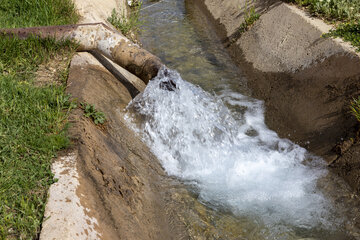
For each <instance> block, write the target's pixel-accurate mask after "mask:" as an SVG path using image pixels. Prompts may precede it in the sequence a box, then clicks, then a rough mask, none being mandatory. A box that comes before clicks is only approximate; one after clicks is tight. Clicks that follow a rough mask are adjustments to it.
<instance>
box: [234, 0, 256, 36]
mask: <svg viewBox="0 0 360 240" xmlns="http://www.w3.org/2000/svg"><path fill="white" fill-rule="evenodd" d="M259 18H260V14H259V13H256V11H255V7H254V6H252V7H251V8H250V9H249V8H248V2H247V1H246V2H245V10H244V22H243V23H242V24H241V25H240V27H239V29H238V31H239V32H240V33H243V32H245V31H247V30H248V29H249V27H250V26H251V25H253V24H254V22H255V21H256V20H258V19H259Z"/></svg>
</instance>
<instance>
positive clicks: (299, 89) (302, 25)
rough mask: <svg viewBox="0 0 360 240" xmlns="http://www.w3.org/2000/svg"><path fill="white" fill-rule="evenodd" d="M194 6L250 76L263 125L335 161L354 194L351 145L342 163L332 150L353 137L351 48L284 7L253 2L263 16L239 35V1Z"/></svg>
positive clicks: (357, 76) (354, 65)
mask: <svg viewBox="0 0 360 240" xmlns="http://www.w3.org/2000/svg"><path fill="white" fill-rule="evenodd" d="M190 2H194V4H195V1H190ZM196 2H197V4H198V7H200V8H201V9H202V10H203V11H204V12H205V13H206V14H207V15H208V16H209V17H210V19H211V20H212V21H213V23H214V25H215V27H216V30H217V31H218V33H219V35H220V37H221V38H222V41H223V43H224V45H225V46H226V47H227V48H228V50H229V52H230V54H231V55H232V57H233V58H234V59H235V60H236V61H237V63H238V64H239V65H240V67H241V69H242V70H243V71H244V72H245V73H246V75H247V76H248V85H249V87H250V88H251V90H252V95H253V96H254V97H255V98H259V99H263V100H264V101H265V107H266V113H265V118H266V124H267V125H268V126H269V127H270V128H271V129H273V130H275V131H276V132H278V134H279V135H280V136H281V137H285V138H289V139H291V140H292V141H294V142H296V143H298V144H299V145H301V146H303V147H306V148H307V149H309V150H310V151H311V152H313V153H315V154H317V155H320V156H323V157H324V158H325V159H326V160H327V161H329V162H334V164H333V166H335V167H336V168H337V169H339V170H340V174H342V175H344V176H345V175H347V177H346V179H347V181H348V182H349V183H350V185H352V186H353V187H354V188H355V189H357V190H358V188H359V176H360V174H359V171H358V170H357V169H358V167H357V165H358V164H359V163H358V160H357V159H358V157H359V154H358V153H357V151H356V146H354V147H353V148H352V149H351V150H349V152H348V153H347V154H346V155H350V156H344V157H343V158H342V157H341V155H339V154H338V153H337V152H336V151H334V150H333V149H334V147H335V146H336V145H337V144H339V143H340V142H342V141H343V140H346V139H349V138H351V137H355V133H356V128H357V123H356V119H355V118H354V117H353V116H352V115H351V113H350V112H349V104H350V101H351V100H352V99H353V98H354V97H357V96H358V95H359V94H360V57H359V54H358V53H356V52H355V51H354V48H352V47H351V46H350V45H349V44H348V43H344V42H342V41H341V40H339V39H331V38H323V37H322V34H323V33H326V32H328V31H329V30H330V29H331V26H329V25H327V24H325V23H324V22H323V21H321V20H319V19H314V18H312V17H310V16H309V15H308V14H306V13H305V12H304V11H302V10H300V9H298V8H297V7H295V6H292V5H288V4H285V3H282V2H278V1H256V2H255V3H254V7H255V9H256V10H257V11H258V12H260V13H261V17H260V19H259V20H258V21H256V22H255V24H254V25H253V26H251V28H250V29H249V30H248V31H246V32H245V33H243V34H239V32H238V31H237V29H238V28H239V26H240V25H241V23H242V22H243V21H244V16H245V12H246V11H248V10H246V7H245V6H246V4H245V1H235V0H233V1H226V3H224V1H221V0H202V1H199V2H198V1H196ZM250 7H251V6H247V9H249V8H250ZM348 159H349V160H348ZM350 159H351V160H350ZM350 176H351V177H350Z"/></svg>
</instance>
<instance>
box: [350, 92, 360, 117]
mask: <svg viewBox="0 0 360 240" xmlns="http://www.w3.org/2000/svg"><path fill="white" fill-rule="evenodd" d="M350 109H351V112H352V114H353V115H354V116H355V117H356V119H357V120H358V121H359V122H360V96H359V97H358V98H357V99H356V98H355V99H353V101H352V102H351V104H350Z"/></svg>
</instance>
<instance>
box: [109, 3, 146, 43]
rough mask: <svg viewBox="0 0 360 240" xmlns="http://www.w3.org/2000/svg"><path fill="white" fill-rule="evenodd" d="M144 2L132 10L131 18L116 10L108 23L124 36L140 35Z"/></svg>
mask: <svg viewBox="0 0 360 240" xmlns="http://www.w3.org/2000/svg"><path fill="white" fill-rule="evenodd" d="M141 6H142V2H141V1H138V2H137V4H136V5H134V6H133V7H132V8H131V12H130V14H129V16H127V15H126V14H125V13H124V12H122V13H120V12H118V11H117V10H116V9H113V10H112V13H111V16H110V17H108V19H107V20H108V21H109V22H110V23H111V24H112V25H113V26H114V27H116V28H117V29H118V30H119V31H120V32H121V33H122V34H124V35H125V36H128V37H129V34H130V33H134V34H138V33H139V32H140V28H139V27H140V25H141V24H142V22H141V21H140V9H141Z"/></svg>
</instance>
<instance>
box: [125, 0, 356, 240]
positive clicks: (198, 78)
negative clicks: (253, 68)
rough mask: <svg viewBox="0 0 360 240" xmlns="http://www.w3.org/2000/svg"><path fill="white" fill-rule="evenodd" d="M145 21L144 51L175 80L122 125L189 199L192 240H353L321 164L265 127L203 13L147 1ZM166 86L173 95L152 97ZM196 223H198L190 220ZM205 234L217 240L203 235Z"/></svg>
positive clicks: (171, 2) (136, 104)
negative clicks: (136, 134) (181, 185)
mask: <svg viewBox="0 0 360 240" xmlns="http://www.w3.org/2000/svg"><path fill="white" fill-rule="evenodd" d="M142 16H143V20H144V24H143V25H144V26H143V29H144V32H143V33H142V34H141V35H140V40H141V42H142V44H143V45H144V47H145V48H146V49H148V50H149V51H151V52H152V53H154V54H155V55H157V56H159V57H160V58H161V59H162V61H163V62H164V63H165V64H166V65H167V66H168V67H169V68H170V69H174V70H169V69H163V70H162V71H160V73H159V74H158V76H157V77H156V78H155V79H153V80H152V81H150V83H149V84H148V86H147V88H146V89H145V91H144V93H143V94H141V95H139V96H137V97H136V98H135V99H134V100H133V101H132V102H131V103H130V104H129V107H128V110H129V114H128V116H129V119H130V121H132V123H133V126H134V127H135V128H136V129H137V131H138V132H139V133H140V134H142V136H143V138H144V140H145V141H146V143H147V144H148V145H149V146H150V148H151V150H152V151H153V152H154V153H155V155H156V156H157V157H158V158H159V160H160V161H161V163H162V165H163V167H164V169H165V171H166V172H167V173H168V174H169V175H171V176H174V177H176V178H178V179H180V180H181V181H182V182H184V183H186V185H187V186H188V188H189V191H191V192H192V198H193V199H196V202H197V203H194V201H195V200H194V201H193V200H189V199H188V200H186V201H187V203H188V205H189V210H188V211H189V212H191V214H188V216H187V217H185V218H187V219H185V220H184V221H187V222H188V225H190V226H192V227H193V229H196V230H193V232H194V231H195V232H197V236H202V237H204V236H205V237H204V238H205V239H210V238H214V239H305V238H306V239H351V238H350V237H348V236H347V235H346V231H345V229H344V228H345V226H347V225H346V224H347V220H345V219H343V218H342V217H340V215H339V214H338V212H337V210H336V209H337V208H336V207H335V206H333V205H334V201H331V200H329V197H327V194H326V193H324V191H322V190H321V189H322V188H321V189H320V188H319V185H321V182H322V181H321V180H322V179H324V178H326V176H328V174H329V173H328V172H327V170H326V168H325V166H324V163H323V162H322V160H321V159H319V158H317V157H315V156H311V155H310V154H309V153H307V152H306V150H305V149H303V148H301V147H299V146H297V145H296V144H294V143H292V142H290V141H289V140H287V139H280V138H279V137H278V136H277V134H276V133H275V132H273V131H271V130H269V129H268V128H267V127H266V125H265V123H264V107H263V103H262V101H259V100H256V99H253V98H251V97H249V96H250V91H249V89H247V87H246V78H245V77H244V76H243V74H242V73H241V71H240V70H239V68H238V67H236V66H235V65H234V64H233V62H232V61H231V59H230V57H229V56H228V54H227V52H226V50H225V49H223V48H222V45H221V43H220V42H219V40H218V39H217V37H216V35H215V34H214V32H213V31H212V30H211V29H210V28H209V27H208V26H209V24H208V22H207V20H206V18H205V17H204V16H203V15H202V14H201V12H199V11H197V10H196V9H194V8H193V5H191V4H189V3H188V4H186V3H185V2H184V1H183V0H163V1H160V2H159V1H150V0H149V1H144V5H143V10H142ZM168 79H171V80H172V81H174V82H175V83H176V86H177V88H176V89H175V90H174V91H165V90H163V89H161V88H159V85H160V83H161V82H164V81H167V80H168ZM327 184H328V183H327ZM327 184H322V186H323V188H324V186H327ZM183 198H185V197H183ZM191 201H193V204H189V203H190V202H191ZM190 205H192V207H191V206H190ZM195 205H198V206H200V207H199V208H201V209H205V210H204V211H207V214H205V215H206V216H205V215H204V216H203V215H202V213H201V212H203V211H199V210H197V211H194V210H193V209H191V208H196V207H194V206H195ZM184 211H185V212H186V210H184ZM194 214H195V215H199V216H200V215H201V216H200V217H198V218H195V217H194V218H193V220H191V218H192V217H191V216H192V215H194ZM196 219H201V223H199V221H200V220H196ZM195 226H199V227H195ZM210 226H211V227H212V228H214V229H217V230H216V231H213V230H212V232H211V233H209V232H207V228H211V227H210ZM198 228H200V230H199V229H198ZM195 235H196V234H195ZM195 235H194V236H195Z"/></svg>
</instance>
